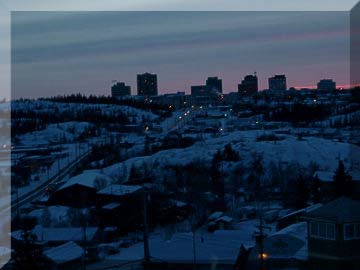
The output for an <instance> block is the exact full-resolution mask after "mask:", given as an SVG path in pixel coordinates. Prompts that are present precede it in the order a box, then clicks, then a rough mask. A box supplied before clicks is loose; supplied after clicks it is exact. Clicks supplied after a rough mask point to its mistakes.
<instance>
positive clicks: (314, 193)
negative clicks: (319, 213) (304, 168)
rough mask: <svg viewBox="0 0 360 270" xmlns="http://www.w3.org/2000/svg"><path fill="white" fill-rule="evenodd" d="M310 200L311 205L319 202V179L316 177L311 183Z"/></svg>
mask: <svg viewBox="0 0 360 270" xmlns="http://www.w3.org/2000/svg"><path fill="white" fill-rule="evenodd" d="M311 199H312V202H313V203H319V202H320V179H319V177H318V176H317V175H316V176H315V177H313V179H312V181H311Z"/></svg>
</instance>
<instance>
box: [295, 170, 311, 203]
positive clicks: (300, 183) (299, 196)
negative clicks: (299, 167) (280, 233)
mask: <svg viewBox="0 0 360 270" xmlns="http://www.w3.org/2000/svg"><path fill="white" fill-rule="evenodd" d="M308 198H309V189H308V186H307V183H306V179H305V178H304V177H303V176H302V175H299V177H298V179H297V180H296V191H295V207H296V209H301V208H305V207H307V201H308Z"/></svg>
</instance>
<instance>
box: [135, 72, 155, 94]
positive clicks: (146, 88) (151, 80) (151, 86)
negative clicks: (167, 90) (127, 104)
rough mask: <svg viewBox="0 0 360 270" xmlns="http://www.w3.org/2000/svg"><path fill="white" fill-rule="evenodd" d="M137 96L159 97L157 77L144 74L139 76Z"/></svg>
mask: <svg viewBox="0 0 360 270" xmlns="http://www.w3.org/2000/svg"><path fill="white" fill-rule="evenodd" d="M137 94H138V95H139V96H157V94H158V84H157V75H156V74H151V73H147V72H146V73H144V74H138V75H137Z"/></svg>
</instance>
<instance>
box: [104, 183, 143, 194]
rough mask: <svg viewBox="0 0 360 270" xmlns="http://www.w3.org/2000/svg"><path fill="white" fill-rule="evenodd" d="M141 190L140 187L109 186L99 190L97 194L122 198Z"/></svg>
mask: <svg viewBox="0 0 360 270" xmlns="http://www.w3.org/2000/svg"><path fill="white" fill-rule="evenodd" d="M141 188H142V187H141V186H130V185H109V186H107V187H106V188H104V189H102V190H100V191H99V192H98V194H103V195H116V196H123V195H127V194H131V193H134V192H136V191H138V190H140V189H141Z"/></svg>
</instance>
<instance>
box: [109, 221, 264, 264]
mask: <svg viewBox="0 0 360 270" xmlns="http://www.w3.org/2000/svg"><path fill="white" fill-rule="evenodd" d="M257 225H258V221H257V220H249V221H245V222H242V223H239V224H238V226H237V230H218V231H215V232H214V233H209V232H206V231H199V232H196V233H195V243H196V244H195V253H196V258H197V262H198V263H201V262H211V263H217V262H218V263H228V264H233V263H235V261H236V258H237V256H238V253H239V249H240V246H241V245H242V244H243V245H244V246H245V247H246V248H250V247H252V246H254V243H255V239H254V237H253V236H254V232H255V231H256V230H257V229H256V226H257ZM149 244H150V254H151V257H152V258H153V259H155V260H156V259H158V260H163V261H167V262H181V263H185V262H186V263H191V262H192V261H193V234H192V233H191V232H189V233H175V234H173V235H172V237H171V239H168V238H167V237H165V236H164V234H163V233H156V234H152V235H151V236H150V239H149ZM143 250H144V247H143V243H138V244H135V245H133V246H130V247H129V248H123V249H121V251H120V253H118V254H115V255H112V256H108V257H107V258H106V260H115V261H120V262H121V261H124V262H125V261H135V260H140V259H142V258H143V257H144V255H143V254H144V252H143Z"/></svg>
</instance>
